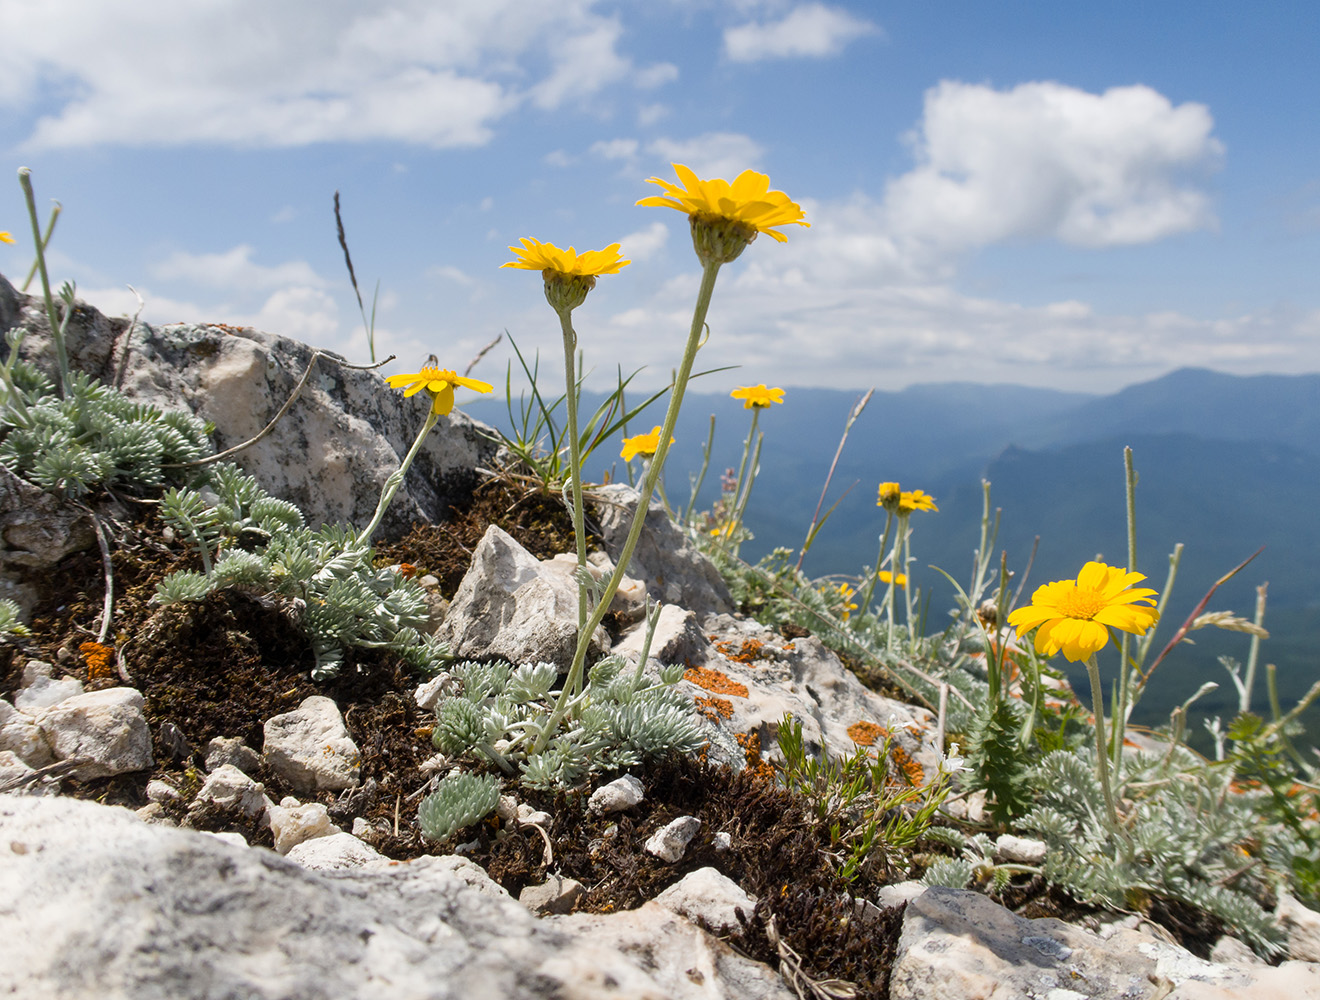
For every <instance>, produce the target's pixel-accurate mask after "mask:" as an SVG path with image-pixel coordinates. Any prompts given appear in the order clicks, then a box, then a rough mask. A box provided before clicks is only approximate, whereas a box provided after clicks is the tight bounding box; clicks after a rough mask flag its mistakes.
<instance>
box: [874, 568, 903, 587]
mask: <svg viewBox="0 0 1320 1000" xmlns="http://www.w3.org/2000/svg"><path fill="white" fill-rule="evenodd" d="M880 582H881V583H893V584H896V585H897V586H899V587H906V586H907V574H906V573H899V574H898V577H897V579H896V578H895V577H894V574H893V573H891V572H890V571H889V570H887V569H882V570H881V571H880Z"/></svg>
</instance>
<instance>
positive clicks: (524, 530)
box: [0, 480, 901, 997]
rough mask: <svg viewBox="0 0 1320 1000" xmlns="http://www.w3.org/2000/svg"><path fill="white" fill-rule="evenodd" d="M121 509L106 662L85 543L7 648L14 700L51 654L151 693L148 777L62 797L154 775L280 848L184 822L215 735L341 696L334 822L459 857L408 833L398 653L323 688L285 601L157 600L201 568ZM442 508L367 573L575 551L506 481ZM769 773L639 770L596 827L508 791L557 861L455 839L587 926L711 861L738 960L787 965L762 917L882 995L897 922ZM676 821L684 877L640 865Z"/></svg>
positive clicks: (449, 581) (544, 512) (481, 835)
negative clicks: (502, 547)
mask: <svg viewBox="0 0 1320 1000" xmlns="http://www.w3.org/2000/svg"><path fill="white" fill-rule="evenodd" d="M124 502H125V503H128V504H130V505H131V508H130V509H131V511H132V515H131V516H128V517H121V518H120V519H118V520H116V521H115V522H114V523H113V524H110V525H108V526H109V527H110V529H111V535H112V538H113V544H112V566H113V581H114V595H115V601H114V618H113V622H114V627H113V630H112V633H111V636H110V640H111V643H112V644H113V653H112V654H111V655H110V656H109V657H108V658H107V657H106V656H105V655H104V654H105V652H108V650H106V649H105V647H102V648H101V649H102V652H101V653H100V655H98V653H97V650H96V647H94V646H91V645H88V644H89V643H90V642H91V641H92V640H94V639H95V638H96V634H97V632H98V630H99V625H100V615H101V612H102V603H103V597H104V573H103V567H102V563H101V555H100V552H99V549H97V548H95V547H94V548H92V549H90V550H87V551H84V552H80V553H76V554H74V555H71V556H69V557H68V558H66V559H65V560H64V561H63V562H62V563H61V564H60V565H59V566H58V567H57V568H56V570H55V571H54V572H53V573H50V574H48V575H47V576H45V577H44V578H43V579H41V580H39V581H37V583H38V585H39V586H40V588H41V590H42V599H41V602H40V604H39V606H38V607H37V609H36V611H35V613H34V614H33V618H32V633H33V635H32V637H31V638H30V639H29V640H27V641H26V642H25V643H23V644H22V645H20V646H15V645H14V644H8V645H0V694H5V695H12V694H13V692H14V691H15V690H17V689H18V688H19V687H20V684H21V678H22V668H23V665H24V664H25V663H26V661H27V660H28V659H44V660H47V661H49V662H50V663H52V664H54V665H55V666H56V670H55V673H56V674H57V675H60V674H62V675H64V676H72V677H76V678H78V679H79V680H81V681H82V682H83V683H84V685H85V686H86V687H87V688H88V689H97V688H104V687H113V686H115V685H118V684H121V683H125V684H130V685H131V686H133V687H135V688H137V689H138V690H139V691H141V692H142V694H143V696H144V698H145V701H146V705H145V714H146V717H147V721H148V725H149V726H150V729H151V733H152V737H153V752H154V756H155V759H156V765H155V767H154V768H153V769H152V770H151V771H144V772H139V773H135V774H126V775H118V776H116V777H113V778H105V779H99V780H93V781H86V782H80V781H76V780H74V779H71V778H65V779H64V781H63V784H62V787H61V791H62V792H63V793H64V794H67V795H72V796H75V797H79V798H86V799H92V800H95V801H99V802H103V803H109V804H116V805H122V806H126V807H128V808H133V809H136V808H140V807H142V806H144V805H146V804H147V798H146V786H147V783H148V781H150V780H153V779H159V780H163V781H166V782H168V783H169V784H171V785H172V786H173V787H175V788H176V789H178V790H179V791H180V792H181V793H182V796H183V797H182V800H181V801H180V802H179V803H178V804H177V805H173V806H169V807H167V808H166V815H167V816H169V817H170V818H172V819H174V820H175V821H179V822H187V823H188V824H189V825H191V826H194V827H197V828H201V829H211V830H234V831H237V832H239V833H242V834H243V835H244V836H245V837H246V838H247V839H248V841H249V842H250V843H252V844H254V845H258V846H265V847H271V846H272V845H273V841H272V838H271V833H270V830H269V829H268V828H265V827H263V826H261V825H260V824H259V823H256V822H252V821H244V820H243V819H242V818H241V817H238V816H236V815H235V814H232V813H225V812H217V811H214V810H210V811H202V812H200V813H199V812H196V811H194V812H193V813H192V815H191V816H189V815H188V809H187V803H188V801H189V800H190V799H191V798H192V797H193V796H194V795H195V794H196V791H197V790H198V788H199V787H200V786H201V783H202V781H203V780H204V778H205V768H204V763H205V756H206V750H207V744H208V743H209V741H210V740H211V739H212V738H214V737H217V736H225V737H240V738H242V739H243V741H244V742H245V743H246V744H247V745H248V746H249V747H252V748H253V749H256V750H260V748H261V744H262V738H263V736H262V725H263V723H264V722H265V720H266V719H268V718H270V717H271V716H273V715H277V714H280V713H282V712H287V711H289V710H291V709H293V708H295V707H296V706H297V705H298V704H299V703H300V702H301V701H302V700H303V699H304V698H306V697H308V696H309V695H313V694H321V695H327V696H329V697H331V698H333V699H334V700H335V701H336V703H337V704H338V706H339V708H340V711H341V712H342V713H343V716H344V720H345V724H346V726H347V728H348V731H349V734H350V735H351V736H352V738H353V740H354V742H355V743H356V744H357V746H358V748H359V749H360V751H361V755H362V757H361V775H362V785H361V786H360V787H359V788H358V789H355V790H353V791H352V792H350V793H344V794H342V795H335V794H333V793H323V794H321V795H318V796H317V801H320V802H322V803H324V804H325V805H326V806H327V808H328V809H329V811H330V814H331V817H332V818H333V819H334V820H335V821H336V822H338V823H340V824H341V825H343V826H345V827H347V826H348V825H349V824H350V823H351V822H352V820H353V819H354V818H355V817H362V818H363V819H365V820H367V821H368V822H372V823H373V824H379V825H380V826H382V827H383V828H384V829H385V830H387V831H388V832H387V833H385V834H384V835H383V836H382V837H380V838H379V839H376V840H374V841H373V845H374V846H375V847H376V848H377V850H379V851H381V853H383V854H385V855H386V856H388V857H390V858H394V859H397V860H408V859H411V858H416V857H419V856H421V855H424V854H431V853H444V852H445V851H448V850H452V849H453V847H454V845H453V844H447V845H436V844H435V843H433V842H429V841H426V840H424V839H423V838H422V836H421V834H420V832H419V830H418V827H417V822H416V816H417V806H418V803H419V801H420V799H421V796H422V794H423V793H424V792H425V791H426V789H427V786H428V781H429V776H428V775H427V774H425V773H423V771H422V770H421V765H422V763H423V762H424V761H426V760H427V759H428V758H430V757H431V756H432V755H433V753H434V750H433V748H432V747H431V741H430V739H429V736H430V726H431V722H432V721H433V716H431V715H430V714H428V713H425V712H423V711H421V710H420V709H419V708H418V707H417V705H416V703H415V702H414V700H413V698H412V694H411V692H412V690H413V688H414V687H415V686H416V684H417V683H418V682H419V679H420V678H418V677H417V676H415V675H413V674H412V673H411V668H409V667H408V666H407V665H406V664H404V663H402V661H400V660H399V659H398V658H397V657H395V656H393V655H389V654H384V653H379V652H362V651H357V652H356V653H355V652H354V651H349V654H348V656H347V657H346V659H345V663H344V667H343V669H342V671H341V672H340V674H339V676H338V677H337V678H336V679H334V680H333V681H330V682H328V683H324V684H317V683H314V682H313V681H312V680H311V679H310V676H309V670H310V667H311V665H312V653H311V649H310V647H309V645H308V643H307V641H306V640H305V639H304V638H303V637H302V636H301V635H300V634H299V633H298V632H297V631H296V630H294V629H291V628H290V627H289V619H288V618H287V616H286V615H285V613H284V611H283V610H282V609H281V607H280V606H279V604H278V603H276V602H273V601H270V600H268V599H265V598H263V597H261V596H260V595H253V594H247V593H243V592H239V591H235V590H231V591H226V592H221V593H216V594H212V595H210V596H209V597H208V598H206V599H205V600H203V601H200V602H196V603H184V604H177V605H173V606H171V607H168V608H160V607H156V606H154V605H152V604H151V598H152V596H153V594H154V593H155V586H156V583H157V581H159V580H160V579H161V578H162V577H163V576H165V575H166V574H168V573H170V572H173V571H175V570H178V569H185V568H189V569H198V568H200V566H199V565H198V563H197V561H196V559H195V557H193V556H192V555H191V554H189V553H188V552H187V551H186V550H185V548H184V546H182V545H180V544H175V545H165V544H164V543H163V542H162V541H161V538H162V537H164V536H163V534H162V525H161V523H160V522H159V519H158V518H157V516H156V507H155V505H154V504H152V503H149V502H140V501H124ZM452 513H453V517H452V519H451V520H450V521H448V522H446V523H444V524H438V525H421V524H419V525H415V526H414V527H413V529H412V531H411V532H409V533H408V534H407V535H406V536H405V537H404V538H402V539H400V540H398V541H396V542H392V543H387V544H383V545H380V546H379V547H378V548H377V560H378V562H379V563H380V564H382V565H393V564H398V563H406V564H409V565H410V566H411V567H412V571H415V572H416V573H417V574H419V575H426V574H431V575H434V576H435V577H436V578H437V579H438V580H439V581H440V584H439V590H440V592H441V593H442V595H444V596H446V597H450V596H452V594H453V592H454V591H455V590H456V589H457V586H458V583H459V581H460V580H461V579H462V575H463V573H464V572H466V570H467V568H468V564H469V561H470V558H471V552H472V550H473V549H474V548H475V547H476V544H477V542H478V541H479V540H480V538H481V536H482V534H484V532H485V530H486V528H487V526H488V525H490V524H498V525H499V526H500V527H502V528H503V529H504V530H506V531H508V532H509V533H510V534H511V535H513V536H514V537H515V538H516V539H518V541H519V542H521V543H522V544H523V545H524V546H526V547H527V548H528V549H530V550H531V551H532V552H533V553H534V554H536V555H537V556H539V557H541V558H545V557H548V556H551V555H553V554H555V553H558V552H563V551H571V549H572V547H573V541H572V538H573V536H572V528H571V524H570V523H569V520H568V518H567V515H566V513H565V512H564V510H563V505H562V503H561V502H560V500H559V499H558V498H557V497H554V496H551V495H549V494H545V493H536V492H528V491H525V490H524V489H523V488H522V487H520V486H516V485H514V484H510V483H505V482H501V481H497V480H492V481H490V482H488V483H486V484H484V485H483V486H482V487H481V488H479V489H478V490H477V491H476V492H475V495H474V497H473V500H472V504H471V506H469V507H466V508H464V509H461V510H454V511H453V512H452ZM107 660H108V662H107ZM768 774H770V771H769V769H768V768H766V767H764V766H762V767H759V768H753V769H749V770H748V771H746V772H744V773H743V774H742V775H738V776H735V775H733V774H732V773H731V772H730V771H729V770H728V769H727V768H716V767H712V766H710V765H707V764H705V763H704V762H702V761H696V760H688V759H674V760H670V761H666V762H661V763H657V764H655V765H653V766H651V767H650V768H648V769H647V770H646V772H645V774H644V775H643V780H644V784H645V785H646V798H645V800H644V801H643V802H642V803H641V804H640V805H638V806H637V807H635V808H633V809H631V810H629V811H628V812H626V813H623V814H620V815H616V816H612V817H608V818H606V819H600V818H596V817H592V816H590V815H588V814H587V813H586V811H585V809H584V804H585V798H584V796H583V795H581V794H579V795H575V796H571V797H564V796H558V797H556V796H551V795H548V794H538V793H534V792H528V791H527V790H525V789H521V788H517V787H515V786H514V785H513V784H512V783H506V788H505V791H506V792H509V793H514V794H516V795H517V796H518V798H519V799H520V800H521V801H526V802H529V803H530V804H532V805H534V806H536V807H537V808H544V809H546V810H547V811H549V812H550V813H551V815H552V816H553V817H554V819H553V822H552V825H551V826H550V828H549V829H548V830H547V833H548V834H549V837H550V841H551V849H552V854H553V860H552V862H551V864H550V865H549V866H547V865H546V864H545V863H544V856H543V851H544V841H543V840H542V838H541V837H540V835H539V834H537V833H536V832H535V831H534V830H530V829H528V828H522V829H518V830H514V829H509V830H500V829H498V822H497V821H495V820H493V819H492V820H489V821H487V823H485V824H482V825H480V826H478V827H477V828H475V832H474V831H468V833H467V834H466V835H467V836H475V837H476V840H475V842H474V843H473V844H472V845H470V847H469V850H470V856H471V857H472V858H473V859H474V860H476V861H477V862H478V863H480V864H482V865H483V866H484V867H486V868H487V869H488V870H489V871H490V873H491V875H492V877H493V878H494V879H495V880H496V881H498V882H499V883H500V884H501V885H503V886H504V887H505V888H506V889H508V890H509V891H510V892H512V893H513V894H514V895H515V896H516V895H517V893H518V892H519V891H520V890H521V889H522V888H524V887H526V886H528V885H531V884H537V883H540V882H542V881H544V880H545V878H546V877H547V875H549V874H560V875H564V876H567V877H572V878H576V879H577V880H579V881H580V882H582V883H583V884H584V885H586V886H587V887H588V891H587V893H586V895H585V897H584V898H583V899H582V900H581V901H580V902H579V903H578V909H580V910H584V911H588V912H613V911H619V910H626V909H631V908H634V907H636V906H639V905H641V904H642V903H644V902H646V901H647V900H649V899H651V898H653V897H654V896H656V895H657V894H658V893H659V892H661V891H662V890H663V889H665V888H666V887H668V886H669V885H672V884H673V883H675V882H677V881H678V880H679V879H681V878H682V877H683V876H684V875H686V874H688V873H689V872H691V871H693V870H695V869H696V868H700V867H703V866H706V865H713V866H714V867H717V868H718V869H719V870H720V871H721V872H723V873H725V874H726V875H728V876H729V877H730V878H732V879H734V880H735V881H737V882H738V883H739V884H740V885H741V886H742V887H743V888H744V889H745V890H746V891H747V892H749V893H750V894H752V895H753V896H755V897H757V898H758V899H759V900H760V903H759V904H758V906H757V907H756V909H755V912H753V913H749V914H746V915H745V916H746V923H745V926H744V927H743V929H742V931H741V932H740V933H734V934H733V935H726V937H729V939H730V940H731V941H732V943H733V944H734V945H735V946H736V947H738V948H739V949H740V950H742V951H743V952H745V953H747V954H749V955H752V956H753V957H755V958H758V959H762V960H764V961H767V962H769V963H770V964H771V965H772V966H777V965H778V964H779V962H780V951H779V949H778V948H777V947H776V946H775V945H773V944H772V943H771V937H770V935H769V934H768V927H769V926H770V924H771V921H773V926H774V928H775V929H776V930H777V933H778V936H779V940H781V941H782V942H783V943H784V945H786V946H788V947H789V948H791V949H792V953H793V954H796V955H797V956H799V959H798V960H799V961H800V964H801V968H802V969H803V971H804V972H805V974H806V975H807V976H809V977H811V978H812V979H816V980H823V979H830V978H836V979H844V980H848V981H850V982H853V983H856V984H857V986H858V987H859V991H858V993H857V996H858V997H884V996H886V995H887V993H888V970H889V967H890V965H891V963H892V961H893V952H894V949H895V947H896V946H897V939H898V931H899V924H900V920H901V911H899V910H893V911H886V912H885V913H883V914H880V915H876V914H874V913H872V914H870V915H869V916H868V915H863V916H858V915H857V914H855V913H854V904H853V903H852V902H851V897H850V895H849V891H848V890H849V888H851V890H852V891H853V892H856V893H859V894H862V895H873V894H874V890H875V889H876V888H877V887H878V884H874V883H872V882H862V883H856V884H854V885H853V886H851V887H849V886H847V885H845V884H843V883H842V882H840V881H839V880H838V879H837V878H836V877H835V876H834V874H833V872H832V870H831V868H830V866H829V862H828V859H827V857H826V855H825V854H824V853H822V845H823V842H822V840H821V837H822V834H821V832H820V831H819V829H818V828H817V827H816V826H815V825H814V824H813V823H812V822H811V821H810V820H809V818H808V817H807V815H806V813H805V812H804V811H803V809H802V807H801V804H800V803H799V802H798V801H797V800H795V799H794V797H793V796H791V795H789V794H788V793H786V792H783V791H781V790H778V789H776V788H775V787H774V785H773V784H772V783H771V782H769V781H767V780H766V776H767V775H768ZM252 777H253V778H255V779H256V780H258V781H261V782H262V783H263V784H264V785H265V788H266V794H267V795H268V796H269V797H270V798H271V799H272V800H273V801H276V802H278V801H279V800H280V799H281V798H282V797H284V796H285V795H288V794H292V790H291V789H290V788H288V787H286V786H285V785H284V784H283V783H282V782H281V780H280V779H279V778H278V777H277V776H276V775H275V774H273V773H271V772H270V771H268V770H267V769H266V768H265V767H264V766H262V767H261V768H260V769H259V771H258V773H256V774H253V775H252ZM610 777H613V775H610V776H606V777H605V778H604V779H602V780H608V778H610ZM585 791H588V790H584V792H585ZM301 799H302V800H303V801H307V796H306V795H303V796H301ZM685 814H686V815H693V816H697V817H698V818H700V819H701V820H702V827H701V832H700V834H699V835H698V837H697V839H696V840H695V841H694V842H693V844H692V845H690V847H689V849H688V852H687V854H686V855H685V857H684V858H683V860H682V861H681V862H680V863H679V864H677V865H668V864H664V863H662V862H660V861H659V860H657V859H656V858H654V857H652V856H651V855H650V854H647V853H646V852H645V851H644V850H643V845H644V844H645V841H646V839H647V838H648V837H649V836H650V835H651V834H652V833H654V832H655V830H657V829H658V828H659V827H661V826H663V825H664V824H665V823H668V822H669V821H670V820H671V819H673V818H675V817H677V816H680V815H685ZM720 831H724V832H727V833H729V834H731V835H732V837H733V847H732V848H731V849H730V850H728V851H725V852H723V853H718V852H716V851H715V848H714V834H715V833H716V832H720Z"/></svg>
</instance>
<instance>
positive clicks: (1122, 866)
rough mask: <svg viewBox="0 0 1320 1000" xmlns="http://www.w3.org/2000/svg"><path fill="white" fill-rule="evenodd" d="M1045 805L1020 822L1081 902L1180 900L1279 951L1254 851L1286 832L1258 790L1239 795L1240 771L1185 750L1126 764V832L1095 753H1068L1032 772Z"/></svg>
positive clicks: (1050, 870) (1048, 867)
mask: <svg viewBox="0 0 1320 1000" xmlns="http://www.w3.org/2000/svg"><path fill="white" fill-rule="evenodd" d="M1030 778H1031V781H1032V783H1033V785H1034V787H1036V788H1038V789H1040V798H1039V800H1038V804H1037V806H1036V807H1035V808H1034V809H1032V810H1031V811H1030V812H1029V813H1027V815H1025V816H1024V817H1023V818H1022V820H1021V821H1020V823H1019V826H1020V827H1021V828H1025V829H1028V830H1034V831H1036V832H1037V833H1039V834H1040V835H1041V836H1042V837H1043V838H1044V839H1045V841H1046V843H1047V844H1048V845H1049V853H1048V855H1047V856H1046V860H1045V865H1044V874H1045V877H1046V878H1047V879H1049V880H1050V881H1051V882H1054V883H1056V884H1057V885H1061V886H1063V887H1064V888H1065V889H1067V890H1068V891H1069V892H1071V893H1072V894H1073V895H1074V896H1076V897H1078V898H1079V899H1082V900H1086V901H1089V902H1095V903H1100V904H1103V905H1107V906H1111V907H1114V908H1118V909H1124V908H1128V907H1131V906H1135V905H1139V903H1140V902H1141V899H1142V898H1143V897H1145V896H1150V895H1157V896H1164V897H1167V898H1170V899H1176V900H1180V901H1181V902H1184V903H1188V904H1191V905H1193V906H1196V907H1199V908H1200V909H1202V910H1204V911H1206V912H1207V913H1210V914H1212V915H1214V916H1216V917H1218V918H1219V919H1220V920H1223V921H1224V922H1225V923H1226V924H1227V925H1228V926H1230V927H1232V928H1234V930H1235V932H1236V933H1239V934H1241V935H1242V936H1243V937H1245V938H1246V939H1247V941H1248V942H1249V943H1250V944H1251V945H1252V947H1253V948H1255V949H1256V951H1258V952H1260V953H1261V954H1264V955H1275V954H1278V953H1279V951H1280V940H1281V932H1280V929H1279V927H1278V926H1277V924H1276V923H1275V922H1274V920H1273V919H1272V917H1271V916H1270V915H1269V914H1268V913H1267V912H1266V911H1265V910H1264V909H1263V908H1262V907H1261V905H1260V903H1259V902H1257V900H1256V898H1255V897H1254V895H1253V890H1254V891H1256V892H1259V891H1260V890H1261V889H1262V886H1261V884H1260V882H1259V881H1258V880H1257V879H1256V874H1255V871H1253V869H1256V867H1257V864H1258V859H1253V858H1252V857H1249V856H1248V855H1247V854H1246V853H1244V850H1245V848H1244V845H1247V844H1254V843H1269V842H1270V841H1271V840H1274V839H1276V838H1277V837H1279V836H1281V835H1283V831H1281V830H1279V829H1277V828H1273V827H1271V826H1269V825H1267V824H1266V823H1264V822H1263V821H1262V819H1261V809H1260V803H1259V798H1260V796H1259V795H1258V794H1253V793H1250V792H1241V791H1234V790H1233V789H1232V788H1231V787H1230V785H1231V782H1232V771H1231V770H1230V769H1228V768H1226V767H1223V766H1215V765H1212V764H1209V763H1207V762H1206V761H1204V760H1202V759H1201V758H1199V757H1197V756H1196V755H1195V754H1193V753H1192V752H1191V751H1189V750H1187V749H1186V748H1183V747H1175V748H1173V750H1171V751H1170V752H1169V753H1167V754H1164V755H1162V756H1154V755H1149V754H1135V755H1131V756H1128V757H1125V758H1124V762H1123V785H1122V786H1121V790H1123V791H1124V795H1125V798H1126V801H1127V802H1128V803H1130V804H1129V805H1125V807H1124V812H1125V817H1124V819H1123V822H1122V829H1120V830H1114V829H1112V828H1111V827H1110V825H1109V823H1108V820H1107V819H1106V807H1105V801H1104V795H1103V792H1102V791H1101V787H1100V782H1099V781H1098V780H1097V778H1096V774H1095V761H1094V755H1093V754H1089V755H1088V754H1087V753H1086V752H1085V751H1064V750H1058V751H1055V752H1053V753H1050V754H1048V755H1047V756H1046V757H1045V758H1044V759H1043V760H1042V761H1041V762H1040V764H1039V765H1037V766H1036V768H1034V769H1033V772H1032V774H1031V776H1030Z"/></svg>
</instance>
